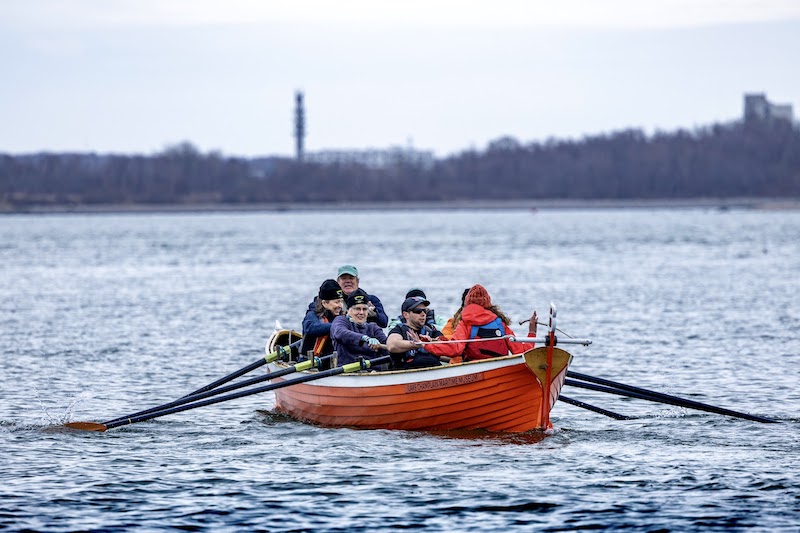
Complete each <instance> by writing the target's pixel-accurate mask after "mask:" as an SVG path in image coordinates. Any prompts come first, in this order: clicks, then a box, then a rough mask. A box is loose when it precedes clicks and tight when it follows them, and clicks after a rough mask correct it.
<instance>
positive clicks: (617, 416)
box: [558, 394, 635, 420]
mask: <svg viewBox="0 0 800 533" xmlns="http://www.w3.org/2000/svg"><path fill="white" fill-rule="evenodd" d="M558 401H559V402H564V403H568V404H570V405H574V406H575V407H580V408H582V409H586V410H588V411H594V412H595V413H600V414H601V415H606V416H607V417H610V418H613V419H615V420H633V419H634V418H635V417H632V416H625V415H621V414H619V413H615V412H613V411H608V410H606V409H603V408H602V407H596V406H594V405H591V404H588V403H586V402H582V401H580V400H574V399H572V398H570V397H568V396H564V395H563V394H560V395H559V396H558Z"/></svg>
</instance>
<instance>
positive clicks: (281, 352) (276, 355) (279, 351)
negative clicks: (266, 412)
mask: <svg viewBox="0 0 800 533" xmlns="http://www.w3.org/2000/svg"><path fill="white" fill-rule="evenodd" d="M301 342H303V340H302V339H300V340H299V341H296V342H293V343H292V344H290V345H289V346H286V347H283V346H282V347H279V348H278V349H277V350H275V351H274V352H272V353H270V354H267V355H266V356H264V357H262V358H261V359H259V360H258V361H256V362H255V363H251V364H249V365H247V366H246V367H244V368H240V369H239V370H237V371H236V372H233V373H232V374H228V375H227V376H225V377H224V378H220V379H218V380H217V381H215V382H213V383H209V384H208V385H206V386H205V387H200V388H199V389H197V390H196V391H192V392H190V393H189V394H187V395H185V396H183V398H188V397H189V396H194V395H195V394H200V393H201V392H205V391H207V390H211V389H216V388H217V387H219V386H220V385H224V384H225V383H227V382H229V381H231V380H234V379H236V378H238V377H239V376H243V375H245V374H247V373H248V372H251V371H253V370H255V369H256V368H258V367H260V366H263V365H265V364H267V363H271V362H272V361H275V360H276V359H278V358H279V357H283V356H284V355H286V350H291V349H292V348H295V347H297V346H300V343H301Z"/></svg>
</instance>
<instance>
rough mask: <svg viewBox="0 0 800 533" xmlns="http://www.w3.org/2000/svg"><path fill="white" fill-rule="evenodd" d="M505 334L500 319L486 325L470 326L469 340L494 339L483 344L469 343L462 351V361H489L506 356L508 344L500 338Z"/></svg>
mask: <svg viewBox="0 0 800 533" xmlns="http://www.w3.org/2000/svg"><path fill="white" fill-rule="evenodd" d="M505 334H506V325H505V324H503V320H502V319H501V318H500V317H497V318H495V319H494V320H492V321H491V322H489V323H487V324H483V325H481V326H472V328H471V329H470V332H469V338H470V339H495V340H491V341H484V342H469V343H467V344H466V348H465V349H464V354H463V357H464V361H475V360H477V359H491V358H492V357H503V356H506V355H508V344H507V343H506V340H505V339H504V338H502V337H503V336H504V335H505Z"/></svg>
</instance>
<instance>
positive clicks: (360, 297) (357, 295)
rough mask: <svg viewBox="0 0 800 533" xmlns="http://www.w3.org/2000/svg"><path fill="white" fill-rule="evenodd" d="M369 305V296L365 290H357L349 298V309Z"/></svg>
mask: <svg viewBox="0 0 800 533" xmlns="http://www.w3.org/2000/svg"><path fill="white" fill-rule="evenodd" d="M367 303H369V295H368V294H367V293H366V291H364V290H363V289H356V290H354V291H353V292H351V293H350V295H349V296H348V297H347V307H353V306H354V305H361V304H364V305H366V304H367Z"/></svg>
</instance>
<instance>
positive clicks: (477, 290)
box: [464, 285, 492, 309]
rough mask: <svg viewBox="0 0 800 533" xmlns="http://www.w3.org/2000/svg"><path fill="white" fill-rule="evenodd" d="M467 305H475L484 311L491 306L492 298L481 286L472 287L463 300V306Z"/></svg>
mask: <svg viewBox="0 0 800 533" xmlns="http://www.w3.org/2000/svg"><path fill="white" fill-rule="evenodd" d="M469 304H477V305H480V306H481V307H483V308H484V309H488V308H489V307H491V306H492V298H491V297H490V296H489V293H488V292H487V291H486V289H485V288H484V287H483V285H473V286H472V288H471V289H470V290H469V292H468V293H467V297H466V298H464V305H469Z"/></svg>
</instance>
